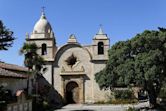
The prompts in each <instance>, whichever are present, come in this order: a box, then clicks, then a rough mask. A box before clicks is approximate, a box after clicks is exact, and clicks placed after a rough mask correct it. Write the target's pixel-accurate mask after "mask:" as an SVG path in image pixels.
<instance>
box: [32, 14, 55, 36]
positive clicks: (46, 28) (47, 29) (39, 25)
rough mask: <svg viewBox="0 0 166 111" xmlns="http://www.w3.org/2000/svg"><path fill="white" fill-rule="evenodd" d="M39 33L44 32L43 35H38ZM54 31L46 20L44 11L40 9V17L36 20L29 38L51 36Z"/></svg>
mask: <svg viewBox="0 0 166 111" xmlns="http://www.w3.org/2000/svg"><path fill="white" fill-rule="evenodd" d="M39 34H41V35H42V34H44V35H43V36H39ZM53 37H54V33H53V31H52V28H51V25H50V23H49V22H48V20H47V18H46V16H45V13H44V11H42V14H41V17H40V19H39V20H38V21H37V22H36V24H35V26H34V29H33V32H32V36H31V37H30V38H31V39H37V38H53Z"/></svg>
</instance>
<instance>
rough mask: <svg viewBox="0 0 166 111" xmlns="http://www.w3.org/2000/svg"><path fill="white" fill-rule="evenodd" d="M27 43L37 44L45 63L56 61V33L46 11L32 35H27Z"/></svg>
mask: <svg viewBox="0 0 166 111" xmlns="http://www.w3.org/2000/svg"><path fill="white" fill-rule="evenodd" d="M26 41H27V42H29V43H36V45H37V46H38V48H39V49H38V51H37V53H38V54H39V55H41V56H42V57H43V58H44V60H45V61H54V56H55V51H56V49H57V48H56V42H55V36H54V32H53V30H52V27H51V25H50V23H49V22H48V20H47V18H46V16H45V13H44V10H43V11H42V13H41V17H40V19H39V20H38V21H37V22H36V24H35V26H34V29H33V32H32V34H31V35H30V36H29V35H26Z"/></svg>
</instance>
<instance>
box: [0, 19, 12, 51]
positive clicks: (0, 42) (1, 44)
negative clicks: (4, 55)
mask: <svg viewBox="0 0 166 111" xmlns="http://www.w3.org/2000/svg"><path fill="white" fill-rule="evenodd" d="M14 39H15V37H13V32H12V31H10V30H9V29H7V28H6V27H5V26H4V25H3V22H2V21H1V20H0V50H8V48H9V47H11V46H12V44H13V40H14Z"/></svg>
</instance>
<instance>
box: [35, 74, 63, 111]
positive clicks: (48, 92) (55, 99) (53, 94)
mask: <svg viewBox="0 0 166 111" xmlns="http://www.w3.org/2000/svg"><path fill="white" fill-rule="evenodd" d="M37 83H38V93H39V94H40V95H41V97H42V98H43V99H44V101H47V102H48V104H49V105H51V107H53V108H61V107H62V106H64V100H63V98H62V96H61V95H60V94H59V93H58V92H57V91H56V90H55V89H54V87H53V86H52V85H51V84H50V83H49V82H48V81H47V80H46V79H45V78H44V77H43V76H42V75H40V76H38V77H37Z"/></svg>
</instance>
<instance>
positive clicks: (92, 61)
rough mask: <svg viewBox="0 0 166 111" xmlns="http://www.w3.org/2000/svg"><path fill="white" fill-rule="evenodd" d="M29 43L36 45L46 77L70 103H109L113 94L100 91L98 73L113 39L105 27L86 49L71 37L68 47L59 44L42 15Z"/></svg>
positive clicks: (27, 39) (29, 37)
mask: <svg viewBox="0 0 166 111" xmlns="http://www.w3.org/2000/svg"><path fill="white" fill-rule="evenodd" d="M26 42H27V43H36V44H37V46H38V47H39V49H38V54H39V55H41V56H42V57H43V58H44V60H45V64H46V67H47V71H46V72H45V74H43V76H44V77H45V79H46V80H47V81H48V82H49V83H50V84H51V85H52V86H53V87H54V88H55V89H56V90H57V92H58V93H59V94H60V95H61V96H62V98H63V99H64V100H65V101H66V102H67V103H94V102H99V101H106V100H108V96H109V92H108V91H104V90H100V88H99V86H98V84H97V83H96V81H95V74H96V73H97V72H99V71H100V70H102V69H103V68H104V67H105V65H106V62H107V60H108V49H109V47H110V42H109V38H108V37H107V35H106V34H105V33H104V32H103V30H102V28H100V29H99V32H98V33H97V34H96V35H95V36H94V37H93V38H92V44H91V45H86V46H83V45H81V44H80V43H78V42H77V39H76V37H75V35H73V34H72V35H71V36H70V37H69V39H68V41H67V43H66V44H64V45H63V46H61V47H58V46H57V45H56V42H58V41H56V38H55V35H54V32H53V30H52V28H51V25H50V23H49V22H48V20H47V19H46V16H45V14H44V13H43V12H42V15H41V17H40V19H39V20H38V21H37V22H36V24H35V26H34V29H33V32H32V33H31V35H26Z"/></svg>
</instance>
